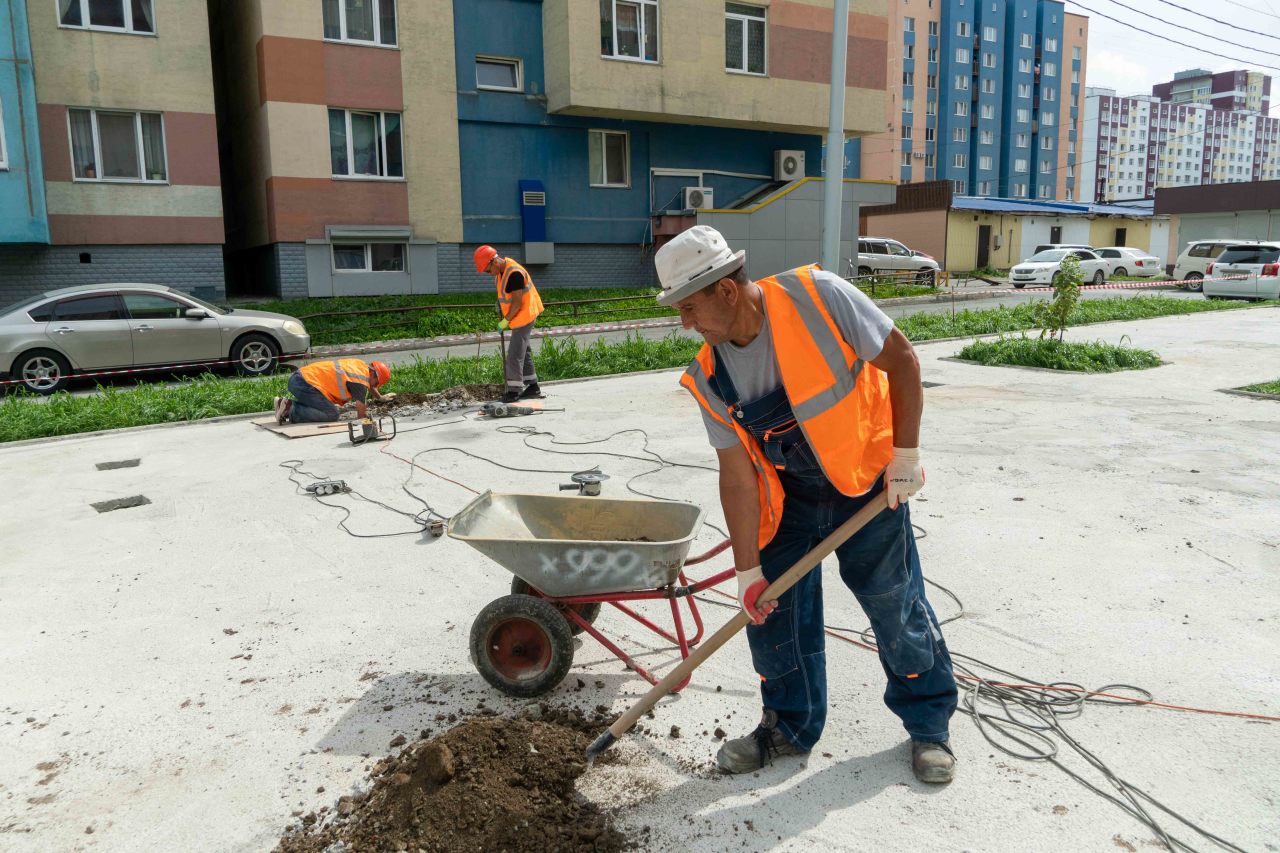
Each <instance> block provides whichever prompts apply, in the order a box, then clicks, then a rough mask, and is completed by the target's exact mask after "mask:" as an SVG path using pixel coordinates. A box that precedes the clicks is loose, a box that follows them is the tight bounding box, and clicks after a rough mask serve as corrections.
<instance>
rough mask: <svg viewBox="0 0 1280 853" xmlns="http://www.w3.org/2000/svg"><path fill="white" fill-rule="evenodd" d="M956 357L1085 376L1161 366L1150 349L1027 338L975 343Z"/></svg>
mask: <svg viewBox="0 0 1280 853" xmlns="http://www.w3.org/2000/svg"><path fill="white" fill-rule="evenodd" d="M957 357H958V358H962V359H965V360H967V361H976V362H977V363H979V364H985V365H1005V366H1016V367H1043V368H1047V369H1049V370H1077V371H1083V372H1085V373H1114V372H1116V371H1118V370H1145V369H1147V368H1149V367H1159V366H1160V363H1161V362H1160V356H1159V355H1157V354H1156V353H1154V352H1152V351H1151V350H1144V349H1135V348H1133V347H1124V346H1117V345H1115V344H1109V343H1106V342H1104V341H1057V340H1050V339H1046V340H1040V339H1039V338H1028V337H1016V338H1000V339H999V340H995V341H974V342H973V343H971V344H969V345H968V346H966V347H965V348H964V349H962V350H960V353H959V355H958V356H957Z"/></svg>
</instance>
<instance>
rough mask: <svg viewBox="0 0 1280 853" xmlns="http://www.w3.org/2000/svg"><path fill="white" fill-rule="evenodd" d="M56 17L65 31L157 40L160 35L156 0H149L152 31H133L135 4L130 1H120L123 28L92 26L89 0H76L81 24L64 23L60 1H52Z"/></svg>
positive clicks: (59, 26)
mask: <svg viewBox="0 0 1280 853" xmlns="http://www.w3.org/2000/svg"><path fill="white" fill-rule="evenodd" d="M52 2H53V9H54V17H55V18H56V20H57V21H58V28H59V29H63V30H88V31H91V32H99V33H119V34H120V35H126V36H143V37H145V38H155V37H156V36H157V35H159V33H160V25H159V23H158V22H157V21H156V2H155V0H147V2H149V3H150V4H151V31H150V32H148V31H147V30H137V29H133V27H132V24H133V3H132V2H130V0H120V6H121V9H122V11H123V12H124V21H125V25H124V26H123V27H104V26H102V25H101V24H90V23H88V21H89V0H75V3H76V4H77V5H79V7H80V20H81V21H82V23H79V24H64V23H62V9H61V8H60V5H61V4H60V3H59V2H58V0H52Z"/></svg>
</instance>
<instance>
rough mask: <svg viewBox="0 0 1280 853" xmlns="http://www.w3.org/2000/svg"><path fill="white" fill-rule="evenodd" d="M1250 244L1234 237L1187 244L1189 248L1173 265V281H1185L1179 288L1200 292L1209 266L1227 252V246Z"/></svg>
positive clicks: (1183, 251)
mask: <svg viewBox="0 0 1280 853" xmlns="http://www.w3.org/2000/svg"><path fill="white" fill-rule="evenodd" d="M1248 242H1250V241H1249V240H1241V239H1238V238H1233V237H1216V238H1214V239H1212V240H1192V241H1191V242H1190V243H1188V244H1187V248H1185V249H1183V250H1182V254H1181V255H1178V260H1177V261H1175V262H1174V264H1173V280H1174V281H1185V282H1186V284H1181V285H1179V287H1185V288H1186V289H1187V290H1190V291H1193V292H1199V290H1200V286H1201V283H1202V282H1203V281H1204V277H1205V274H1206V270H1207V269H1208V267H1209V264H1211V263H1213V262H1214V260H1215V259H1216V258H1217V257H1218V255H1221V254H1222V253H1223V252H1224V251H1226V248H1227V246H1230V245H1232V244H1233V243H1248Z"/></svg>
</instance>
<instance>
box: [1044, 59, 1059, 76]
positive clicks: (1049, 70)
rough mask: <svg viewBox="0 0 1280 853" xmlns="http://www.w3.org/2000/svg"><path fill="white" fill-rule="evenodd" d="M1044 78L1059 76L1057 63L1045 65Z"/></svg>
mask: <svg viewBox="0 0 1280 853" xmlns="http://www.w3.org/2000/svg"><path fill="white" fill-rule="evenodd" d="M1044 76H1046V77H1057V76H1058V63H1056V62H1046V63H1045V64H1044Z"/></svg>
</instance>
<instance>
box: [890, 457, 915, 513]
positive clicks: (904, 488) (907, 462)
mask: <svg viewBox="0 0 1280 853" xmlns="http://www.w3.org/2000/svg"><path fill="white" fill-rule="evenodd" d="M884 488H885V491H887V492H888V493H889V509H897V508H898V505H899V504H901V503H904V502H905V501H907V500H910V499H911V497H912V496H913V495H914V494H915V493H916V492H918V491H920V490H921V489H922V488H924V468H922V467H921V466H920V448H918V447H895V448H894V449H893V459H892V460H891V461H890V462H889V467H888V468H886V469H885V472H884Z"/></svg>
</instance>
